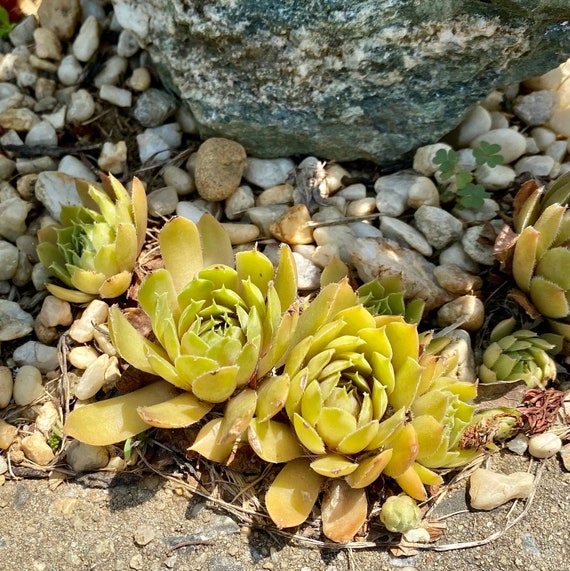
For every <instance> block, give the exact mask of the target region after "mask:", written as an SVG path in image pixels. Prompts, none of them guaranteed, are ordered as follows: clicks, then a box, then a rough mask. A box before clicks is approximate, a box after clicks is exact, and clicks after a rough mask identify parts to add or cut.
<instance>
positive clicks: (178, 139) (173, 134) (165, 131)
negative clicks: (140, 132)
mask: <svg viewBox="0 0 570 571" xmlns="http://www.w3.org/2000/svg"><path fill="white" fill-rule="evenodd" d="M147 133H153V134H155V135H158V136H159V137H160V138H161V139H163V140H164V141H166V143H167V144H168V146H169V147H171V148H172V149H175V148H176V147H179V146H180V145H181V143H182V131H181V129H180V125H178V123H166V124H164V125H160V126H158V127H151V128H149V129H147Z"/></svg>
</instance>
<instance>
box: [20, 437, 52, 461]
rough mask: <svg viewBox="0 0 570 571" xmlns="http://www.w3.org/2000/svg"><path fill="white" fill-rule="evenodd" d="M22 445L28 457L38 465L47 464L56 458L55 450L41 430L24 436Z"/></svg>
mask: <svg viewBox="0 0 570 571" xmlns="http://www.w3.org/2000/svg"><path fill="white" fill-rule="evenodd" d="M21 447H22V452H23V453H24V455H25V456H26V458H27V459H28V460H31V461H32V462H34V464H38V466H47V465H48V464H49V463H50V462H51V461H52V460H53V459H54V458H55V455H54V453H53V450H52V449H51V447H50V446H49V444H48V443H47V442H46V441H45V437H44V436H43V434H42V433H41V432H34V433H33V434H30V435H29V436H26V437H24V438H22V442H21Z"/></svg>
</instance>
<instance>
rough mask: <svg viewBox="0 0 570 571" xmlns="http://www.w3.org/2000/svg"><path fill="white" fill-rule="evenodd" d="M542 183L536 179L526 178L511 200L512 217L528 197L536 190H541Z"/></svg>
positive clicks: (515, 215) (514, 216)
mask: <svg viewBox="0 0 570 571" xmlns="http://www.w3.org/2000/svg"><path fill="white" fill-rule="evenodd" d="M543 189H544V185H542V184H540V183H539V182H538V181H537V180H535V179H531V180H527V181H526V182H525V183H524V184H523V185H522V186H521V187H520V189H519V191H518V192H517V194H516V196H515V198H514V200H513V218H516V217H517V215H518V213H519V212H520V209H521V208H522V206H523V204H524V203H525V202H526V201H527V199H528V197H529V196H530V195H531V194H532V193H533V192H535V191H536V190H543Z"/></svg>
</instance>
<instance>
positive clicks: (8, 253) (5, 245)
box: [0, 240, 18, 311]
mask: <svg viewBox="0 0 570 571" xmlns="http://www.w3.org/2000/svg"><path fill="white" fill-rule="evenodd" d="M17 268H18V248H16V246H14V244H12V243H10V242H8V241H6V240H0V280H11V279H12V277H13V276H14V274H15V273H16V269H17ZM12 303H13V302H12ZM0 311H2V308H0Z"/></svg>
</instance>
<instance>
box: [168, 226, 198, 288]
mask: <svg viewBox="0 0 570 571" xmlns="http://www.w3.org/2000/svg"><path fill="white" fill-rule="evenodd" d="M159 242H160V251H161V253H162V259H163V260H164V265H165V267H166V269H167V271H168V272H170V275H171V276H172V280H173V283H174V287H175V289H176V291H177V292H179V293H180V292H181V291H182V290H183V289H184V286H186V285H187V284H188V283H189V282H190V281H191V280H192V278H193V277H194V276H195V275H196V273H197V272H199V271H200V270H201V269H202V268H203V266H204V259H203V256H202V245H201V242H200V234H199V233H198V228H197V227H196V224H194V223H193V222H191V221H190V220H188V219H186V218H182V217H180V216H179V217H177V218H173V219H172V220H169V221H168V222H167V223H166V224H165V225H164V226H163V227H162V230H161V231H160V234H159Z"/></svg>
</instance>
